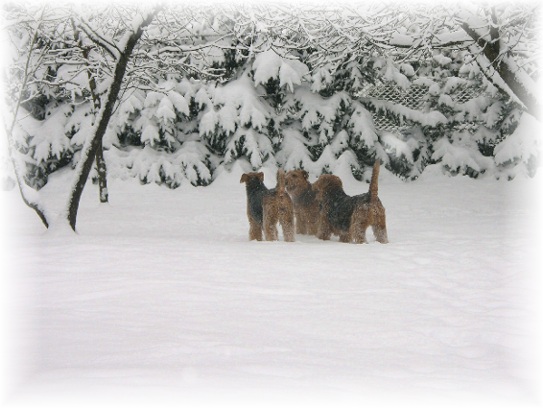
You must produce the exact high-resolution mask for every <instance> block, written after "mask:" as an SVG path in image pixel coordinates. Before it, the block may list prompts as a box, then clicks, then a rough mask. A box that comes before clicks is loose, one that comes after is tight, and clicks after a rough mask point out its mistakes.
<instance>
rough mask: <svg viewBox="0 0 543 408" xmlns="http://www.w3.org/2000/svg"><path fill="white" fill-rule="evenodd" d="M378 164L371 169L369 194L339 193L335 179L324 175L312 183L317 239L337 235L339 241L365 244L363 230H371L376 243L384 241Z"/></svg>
mask: <svg viewBox="0 0 543 408" xmlns="http://www.w3.org/2000/svg"><path fill="white" fill-rule="evenodd" d="M379 166H380V163H379V161H376V162H375V164H374V166H373V173H372V175H371V182H370V188H369V191H368V192H367V193H365V194H361V195H357V196H354V197H351V196H349V195H347V194H346V193H345V192H344V191H343V184H342V183H341V180H340V178H339V177H337V176H334V175H331V174H324V175H322V176H320V177H319V179H318V180H317V181H316V182H315V183H314V184H313V190H315V192H316V194H317V201H318V202H319V203H320V206H321V211H320V216H319V228H318V233H317V237H318V238H320V239H324V240H327V239H330V236H331V235H332V234H336V235H339V240H340V241H341V242H354V243H357V244H359V243H365V242H367V241H366V229H367V228H368V227H370V226H371V227H372V229H373V234H374V235H375V238H376V239H377V241H378V242H381V243H383V244H385V243H387V242H388V237H387V229H386V217H385V208H384V207H383V204H382V203H381V200H379V197H378V196H377V190H378V187H377V180H378V178H379Z"/></svg>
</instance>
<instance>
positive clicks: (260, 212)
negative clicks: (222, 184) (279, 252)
mask: <svg viewBox="0 0 543 408" xmlns="http://www.w3.org/2000/svg"><path fill="white" fill-rule="evenodd" d="M240 183H245V187H246V190H247V218H248V219H249V240H251V241H252V240H254V239H256V240H257V241H262V231H264V237H265V239H266V241H276V240H277V239H278V233H277V223H279V224H281V227H282V229H283V238H284V239H285V241H289V242H293V241H294V209H293V206H292V200H291V199H290V197H289V195H288V194H287V192H286V191H285V172H284V171H283V170H281V169H279V170H278V172H277V186H276V187H275V188H274V189H271V190H269V189H268V188H267V187H266V186H265V185H264V173H245V174H243V175H242V176H241V180H240Z"/></svg>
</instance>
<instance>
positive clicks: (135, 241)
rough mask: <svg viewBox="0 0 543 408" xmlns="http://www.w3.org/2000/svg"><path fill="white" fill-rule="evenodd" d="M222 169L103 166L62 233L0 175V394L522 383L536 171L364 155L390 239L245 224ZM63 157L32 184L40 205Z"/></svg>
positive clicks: (511, 386)
mask: <svg viewBox="0 0 543 408" xmlns="http://www.w3.org/2000/svg"><path fill="white" fill-rule="evenodd" d="M264 172H265V177H266V178H265V182H266V184H267V185H269V186H271V185H273V184H274V182H275V180H274V177H275V175H274V173H275V169H271V168H265V169H264ZM241 173H242V170H241V168H240V165H239V162H236V163H235V164H234V165H233V169H232V171H231V172H227V171H225V170H221V173H220V174H219V175H218V178H217V179H216V180H215V182H214V183H213V184H211V185H210V186H208V187H205V188H195V187H192V186H189V185H183V186H182V187H180V188H178V189H176V190H170V189H167V188H164V187H159V186H156V185H145V186H141V185H139V183H138V182H137V181H134V180H127V181H121V180H119V179H113V180H111V181H110V183H109V190H110V199H111V202H110V203H109V204H105V205H104V204H99V202H98V190H97V187H96V186H93V185H90V184H89V185H87V187H86V189H85V191H84V194H83V198H82V203H81V207H80V211H79V219H78V224H77V225H78V234H77V235H74V234H72V233H70V232H69V230H52V231H48V232H44V231H45V230H44V228H43V226H42V225H41V224H40V222H39V220H38V218H37V217H36V215H35V214H34V213H33V212H32V211H31V210H30V209H28V208H27V207H25V206H24V205H23V204H22V203H21V200H20V197H19V196H18V192H17V191H16V189H14V190H12V191H8V192H5V191H2V192H0V199H1V202H2V211H1V212H0V213H1V214H2V221H1V225H2V230H3V236H4V238H5V239H4V242H3V245H2V249H3V251H4V253H2V257H1V258H0V259H1V260H2V263H3V265H2V266H3V267H4V268H3V270H4V272H3V274H2V285H1V288H2V289H1V296H0V299H1V300H0V302H1V305H2V314H1V316H2V319H3V320H2V324H3V327H4V329H5V330H4V331H3V334H4V335H3V338H4V339H3V340H4V344H3V345H2V346H3V347H2V353H3V357H5V361H6V364H5V369H4V373H5V374H7V376H6V378H5V381H4V384H6V386H5V387H4V390H5V394H3V397H2V398H3V400H5V405H4V406H7V407H20V406H40V407H46V406H54V407H63V406H66V407H73V406H86V405H88V406H101V407H105V406H115V407H119V406H131V407H132V406H190V407H198V406H225V405H226V406H236V407H237V406H251V407H254V406H273V407H277V406H296V407H300V406H310V405H322V406H358V407H360V406H371V407H379V406H391V407H397V406H414V407H425V406H429V407H436V406H439V407H443V406H454V407H458V406H465V407H473V406H477V407H481V406H489V407H500V406H510V407H522V406H533V405H535V403H536V402H541V393H540V390H539V388H538V384H537V379H538V378H540V377H539V375H540V374H541V372H540V371H537V370H540V368H541V367H540V366H539V364H536V363H539V362H540V361H541V353H540V348H539V347H536V345H537V344H541V343H540V342H539V340H541V333H540V332H539V331H538V330H539V328H540V327H541V322H542V319H541V312H540V308H539V306H540V305H539V304H538V301H537V299H538V298H539V297H540V296H541V285H540V284H541V279H540V277H539V272H540V271H539V270H537V264H538V261H540V260H541V255H540V253H539V252H538V250H537V248H538V245H537V244H538V243H540V242H541V241H540V238H541V233H540V231H541V217H540V210H539V209H540V208H541V204H542V203H541V199H540V198H539V197H538V195H537V194H536V193H535V192H537V191H540V190H539V188H540V186H541V181H542V179H541V175H538V176H537V177H536V178H535V179H527V178H524V177H519V178H517V179H515V180H513V181H511V182H506V181H502V180H500V181H496V180H494V179H493V178H491V177H489V178H483V179H481V180H473V179H469V178H467V177H456V178H446V177H443V176H441V174H440V169H439V168H437V167H436V168H432V167H430V168H428V169H427V171H425V172H424V173H423V175H422V176H421V177H420V178H419V179H418V180H417V181H416V182H411V183H403V182H401V181H399V180H398V179H397V178H395V177H394V176H392V175H391V174H390V173H389V172H388V171H387V170H386V169H385V168H382V169H381V175H380V184H379V195H380V197H381V200H382V201H383V203H384V205H385V207H386V209H387V222H388V230H389V237H390V240H391V243H390V244H387V245H381V244H378V243H376V242H375V241H374V240H373V239H370V243H369V244H367V245H352V244H342V243H339V242H337V239H335V240H332V241H328V242H323V241H320V240H318V239H316V238H314V237H306V236H297V242H295V243H285V242H282V241H279V242H248V240H247V236H248V222H247V218H246V214H245V206H246V202H245V189H244V186H243V185H242V184H240V183H239V179H240V176H241ZM72 177H73V174H71V173H70V171H67V170H63V171H61V172H58V173H56V174H55V175H54V176H52V177H51V179H50V182H49V183H48V184H47V185H46V186H45V187H44V188H43V189H42V190H41V192H40V195H41V199H42V202H43V203H44V205H46V206H47V208H48V209H49V212H50V213H55V211H57V212H59V211H58V209H60V210H62V208H63V207H64V196H65V194H64V193H63V191H64V190H65V189H66V186H69V185H70V180H71V178H72ZM310 181H314V178H311V179H310ZM344 186H345V189H346V191H347V193H349V194H357V193H362V192H365V191H367V188H368V185H367V184H366V183H359V182H356V181H355V180H354V179H353V178H352V177H349V178H345V179H344ZM369 236H370V237H372V235H371V233H370V234H369ZM6 266H7V268H6ZM536 272H537V274H536ZM8 397H9V398H8Z"/></svg>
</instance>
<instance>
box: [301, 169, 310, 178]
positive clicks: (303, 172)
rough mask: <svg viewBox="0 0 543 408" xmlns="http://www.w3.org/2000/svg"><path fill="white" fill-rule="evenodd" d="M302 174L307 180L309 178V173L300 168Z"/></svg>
mask: <svg viewBox="0 0 543 408" xmlns="http://www.w3.org/2000/svg"><path fill="white" fill-rule="evenodd" d="M302 174H303V175H304V178H305V179H306V180H307V179H308V178H309V173H308V172H307V171H305V170H302Z"/></svg>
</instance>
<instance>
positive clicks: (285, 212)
mask: <svg viewBox="0 0 543 408" xmlns="http://www.w3.org/2000/svg"><path fill="white" fill-rule="evenodd" d="M279 223H280V224H281V228H282V229H283V238H284V239H285V241H286V242H294V241H295V234H294V211H293V209H292V206H289V205H285V206H284V207H283V208H281V211H280V216H279Z"/></svg>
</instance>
